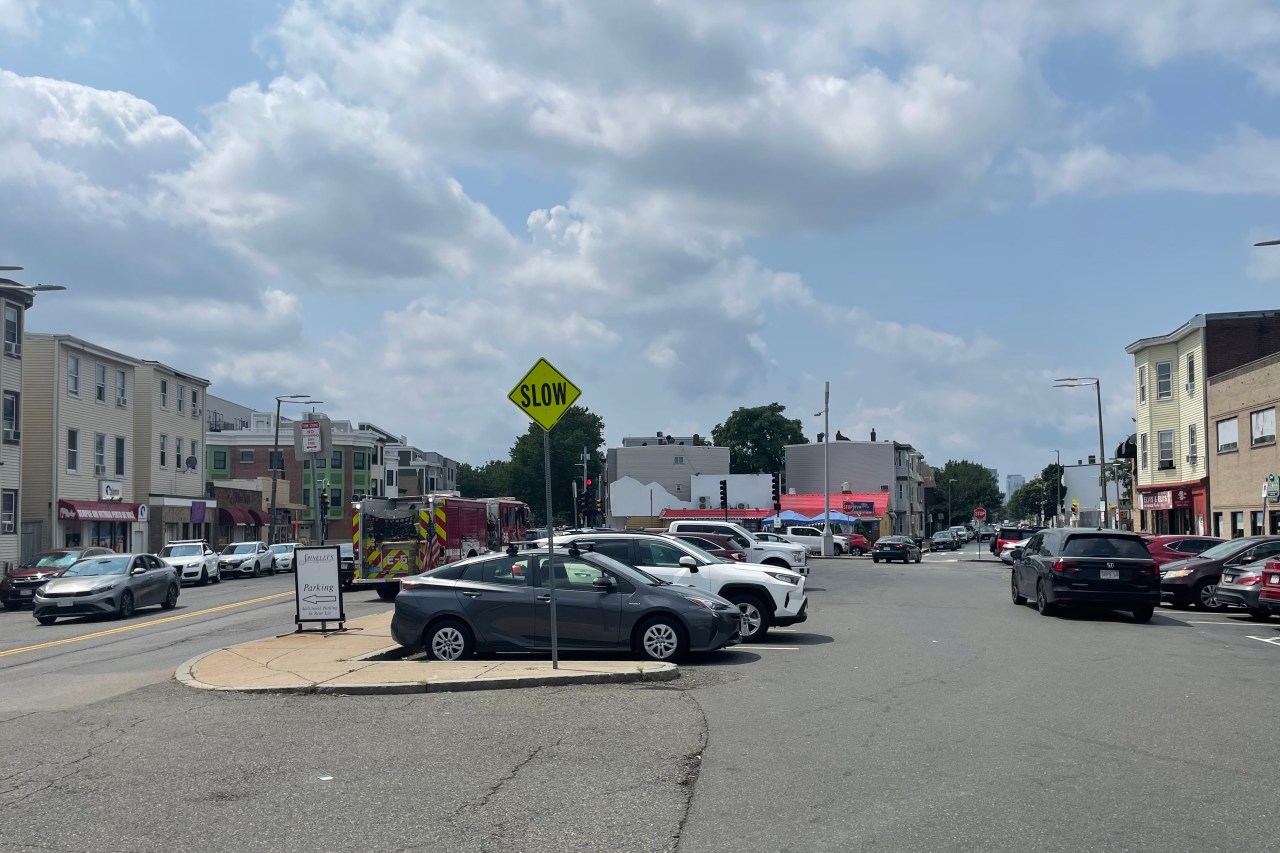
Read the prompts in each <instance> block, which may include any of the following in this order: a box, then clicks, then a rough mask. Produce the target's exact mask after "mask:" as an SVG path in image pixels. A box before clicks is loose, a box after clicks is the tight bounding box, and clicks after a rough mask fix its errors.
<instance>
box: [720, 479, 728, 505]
mask: <svg viewBox="0 0 1280 853" xmlns="http://www.w3.org/2000/svg"><path fill="white" fill-rule="evenodd" d="M728 506H729V481H728V480H721V481H720V508H721V509H725V508H726V507H728Z"/></svg>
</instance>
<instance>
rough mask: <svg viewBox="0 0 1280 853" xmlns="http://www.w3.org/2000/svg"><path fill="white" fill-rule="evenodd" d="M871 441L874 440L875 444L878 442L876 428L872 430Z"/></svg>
mask: <svg viewBox="0 0 1280 853" xmlns="http://www.w3.org/2000/svg"><path fill="white" fill-rule="evenodd" d="M871 440H872V441H873V442H874V441H875V440H876V428H875V427H872V428H871Z"/></svg>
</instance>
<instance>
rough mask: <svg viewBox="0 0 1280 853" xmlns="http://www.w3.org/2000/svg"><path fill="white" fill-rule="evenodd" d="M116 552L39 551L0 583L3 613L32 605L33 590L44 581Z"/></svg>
mask: <svg viewBox="0 0 1280 853" xmlns="http://www.w3.org/2000/svg"><path fill="white" fill-rule="evenodd" d="M113 553H115V552H114V551H112V550H111V549H110V548H96V547H95V548H55V549H53V550H52V551H42V552H40V553H39V554H36V555H35V556H34V557H32V558H31V559H29V560H27V562H25V563H23V564H21V565H19V566H18V567H17V568H16V569H12V570H11V571H10V572H9V574H8V575H6V576H5V577H4V579H3V580H0V602H3V603H4V609H5V610H17V609H18V608H19V607H23V606H25V605H28V604H30V603H31V602H32V600H33V599H34V598H35V594H36V590H37V589H39V588H40V587H42V586H44V585H45V583H46V582H47V581H49V580H50V579H52V578H56V577H57V576H58V575H60V574H62V573H63V572H64V571H65V570H67V569H68V568H70V567H71V566H73V565H75V563H76V562H78V561H79V560H83V559H85V558H86V557H100V556H102V555H104V554H113Z"/></svg>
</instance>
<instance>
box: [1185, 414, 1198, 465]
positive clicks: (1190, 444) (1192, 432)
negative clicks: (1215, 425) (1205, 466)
mask: <svg viewBox="0 0 1280 853" xmlns="http://www.w3.org/2000/svg"><path fill="white" fill-rule="evenodd" d="M1199 459H1200V436H1199V435H1198V434H1197V430H1196V425H1195V424H1187V462H1189V463H1191V464H1192V465H1194V464H1196V462H1198V461H1199Z"/></svg>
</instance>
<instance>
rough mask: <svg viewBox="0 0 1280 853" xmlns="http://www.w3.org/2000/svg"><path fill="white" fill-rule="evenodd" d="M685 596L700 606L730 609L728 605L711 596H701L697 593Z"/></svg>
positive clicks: (712, 608)
mask: <svg viewBox="0 0 1280 853" xmlns="http://www.w3.org/2000/svg"><path fill="white" fill-rule="evenodd" d="M685 598H687V599H689V600H690V601H692V602H693V603H694V604H696V605H698V606H699V607H705V608H707V609H708V610H728V609H729V606H728V605H726V604H724V603H722V602H719V601H712V600H711V599H709V598H699V597H698V596H696V595H687V596H685Z"/></svg>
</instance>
